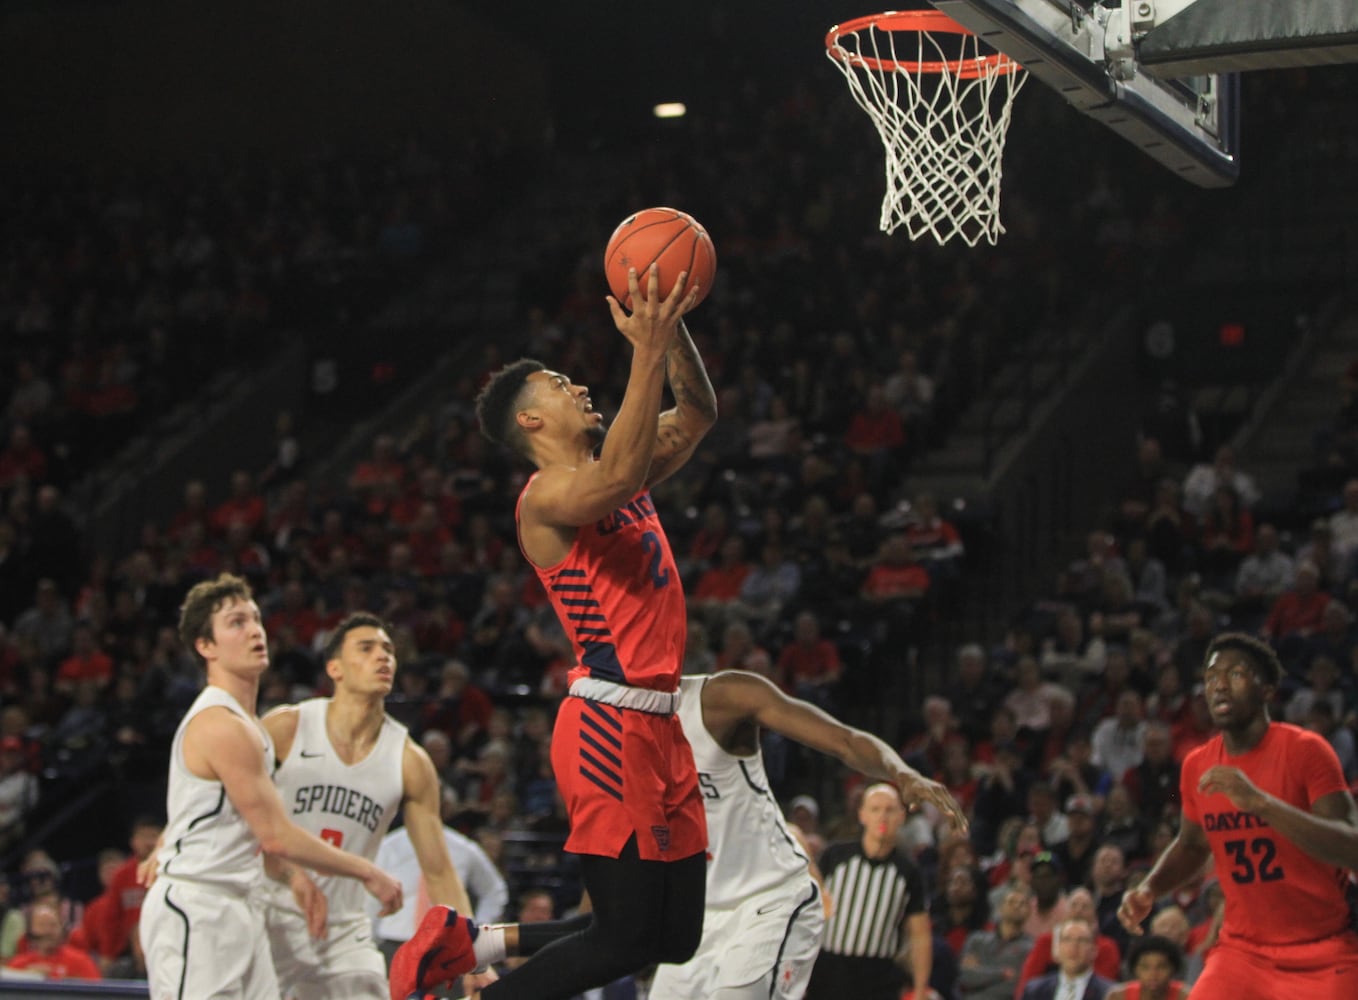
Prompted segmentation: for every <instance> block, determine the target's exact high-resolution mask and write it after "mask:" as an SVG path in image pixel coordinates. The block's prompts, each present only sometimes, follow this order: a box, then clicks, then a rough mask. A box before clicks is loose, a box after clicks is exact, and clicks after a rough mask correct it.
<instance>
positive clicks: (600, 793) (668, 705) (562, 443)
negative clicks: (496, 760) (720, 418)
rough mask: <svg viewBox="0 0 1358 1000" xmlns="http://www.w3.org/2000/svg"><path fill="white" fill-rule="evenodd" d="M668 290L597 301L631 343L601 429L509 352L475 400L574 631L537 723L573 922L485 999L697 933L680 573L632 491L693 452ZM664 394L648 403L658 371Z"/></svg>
mask: <svg viewBox="0 0 1358 1000" xmlns="http://www.w3.org/2000/svg"><path fill="white" fill-rule="evenodd" d="M685 278H686V276H684V277H681V278H680V280H679V281H678V282H676V284H675V287H674V290H673V291H672V292H671V293H670V295H669V296H668V297H667V298H665V299H661V298H660V297H659V296H658V295H657V293H656V288H657V274H656V271H655V270H654V269H652V270H651V272H650V273H649V274H648V275H647V284H646V291H647V294H646V295H645V296H643V295H642V286H641V283H640V281H639V279H638V277H637V275H636V274H635V272H634V273H633V274H632V275H631V276H630V279H629V290H630V292H631V296H632V302H633V303H634V304H635V306H636V308H635V310H634V311H633V312H632V313H631V314H628V313H627V312H626V311H625V310H624V309H623V308H622V306H621V305H619V303H618V302H617V300H616V299H614V298H613V297H611V296H610V297H609V298H608V306H609V309H610V310H611V312H612V314H613V322H614V324H615V325H616V326H617V328H618V331H619V332H620V333H621V334H622V335H623V336H624V337H625V338H627V340H628V341H629V342H630V343H631V345H632V362H631V370H630V373H629V375H628V379H627V389H626V392H625V393H624V395H623V400H622V405H621V406H620V407H619V410H618V414H617V418H616V419H615V420H614V422H613V425H612V427H611V428H608V429H607V433H605V423H604V418H603V415H602V414H600V413H597V412H595V410H594V408H593V407H592V406H591V404H590V398H589V390H588V389H587V388H586V387H585V386H583V385H576V384H574V383H573V382H571V380H570V378H569V377H567V376H566V375H562V374H560V373H558V372H554V371H550V370H548V369H546V368H545V367H544V366H543V365H542V364H541V363H540V362H537V361H532V360H529V359H523V360H520V361H516V362H514V363H513V364H510V365H507V366H506V367H505V368H503V369H501V370H500V371H499V372H497V373H496V374H495V375H494V376H493V377H492V378H491V379H490V381H489V382H488V383H487V384H486V386H485V388H484V389H483V390H482V392H481V395H480V396H479V398H478V399H477V415H478V416H479V418H480V421H481V429H482V432H483V433H484V434H485V435H486V436H487V437H489V438H490V439H491V440H493V441H497V442H500V443H502V444H505V445H507V446H508V447H510V448H512V449H513V450H514V451H516V452H518V453H519V454H521V455H523V456H524V457H525V458H527V459H529V460H530V461H532V462H533V464H534V465H536V466H537V468H538V471H537V472H536V473H535V474H534V475H533V477H532V478H531V479H529V481H528V485H527V486H525V487H524V490H523V493H522V495H521V496H520V497H519V502H518V506H517V509H516V511H515V515H516V521H517V523H518V532H519V544H520V547H521V548H522V549H523V552H524V555H525V556H527V558H528V560H529V562H531V563H532V564H533V566H534V567H536V569H537V573H538V576H539V578H540V579H541V580H542V583H543V586H544V587H545V588H546V590H547V593H548V594H549V595H550V596H551V600H552V604H553V606H554V607H555V608H556V612H557V615H558V616H559V617H560V619H561V624H562V627H563V628H564V629H565V631H566V634H567V635H569V636H570V637H571V638H572V640H573V643H574V646H575V653H576V659H577V664H578V665H577V666H576V667H575V668H574V669H573V670H572V671H571V672H570V675H569V680H570V692H569V696H568V697H567V698H566V699H565V701H563V702H562V705H561V709H560V711H559V712H558V715H557V721H556V729H555V731H554V732H553V735H552V767H553V770H554V771H555V774H556V781H557V786H558V787H559V789H560V790H561V795H562V797H563V799H564V800H565V802H566V808H567V811H568V813H569V816H570V822H571V833H570V838H569V839H568V840H567V842H566V849H567V850H569V851H572V852H574V853H577V854H579V855H580V865H581V874H582V877H583V879H584V883H585V888H586V890H588V892H589V896H590V900H591V902H592V904H593V910H594V917H593V920H592V921H591V922H590V924H589V926H588V927H587V928H586V929H585V930H583V931H579V932H577V933H574V934H571V935H568V936H566V937H563V938H561V939H560V940H558V941H556V942H554V943H553V944H551V945H550V946H548V947H547V948H545V949H543V950H542V951H540V952H538V953H537V954H536V955H534V956H533V958H531V959H530V960H529V961H528V962H527V963H525V964H524V965H522V966H521V967H519V968H518V969H516V970H515V971H514V972H513V973H511V974H509V975H508V976H506V977H505V978H504V979H503V980H501V981H500V982H498V983H496V984H494V985H492V986H489V987H487V988H486V989H485V990H484V992H483V994H482V995H483V997H484V998H485V1000H507V998H531V1000H550V998H553V997H560V998H566V997H571V996H574V995H576V994H577V993H580V992H582V991H584V990H586V989H590V988H593V987H598V986H603V985H605V984H606V983H608V982H611V981H612V980H614V979H617V978H619V977H621V976H624V975H627V974H628V973H632V972H635V971H637V970H638V969H640V968H642V967H644V966H647V965H650V964H652V963H657V962H684V961H687V960H688V958H689V957H690V956H691V955H692V954H693V952H694V950H695V949H696V948H697V946H698V941H699V939H700V937H701V935H702V922H703V900H704V891H705V888H704V883H705V871H706V857H705V855H706V849H707V826H706V819H705V816H704V811H703V803H702V798H701V796H700V794H699V791H698V781H697V773H696V771H695V769H694V767H693V752H692V751H691V750H690V749H689V745H688V743H687V742H686V741H685V739H684V736H683V731H682V729H681V728H680V724H679V719H678V717H677V716H676V715H675V714H674V712H675V709H676V708H677V707H678V698H679V696H678V688H679V676H680V673H681V665H682V662H683V656H684V640H685V637H686V635H687V628H688V622H687V612H686V610H685V606H684V591H683V584H682V583H681V581H680V579H679V571H678V569H677V568H676V566H675V563H674V557H673V555H672V554H671V553H670V546H669V542H668V540H667V539H666V537H665V529H664V528H663V527H662V526H661V524H660V519H659V517H658V516H657V514H656V511H655V507H654V505H653V504H652V503H651V495H650V492H649V490H650V488H651V487H652V486H653V485H654V484H655V483H657V482H659V481H660V480H662V479H664V478H666V477H667V476H669V475H671V474H672V473H674V472H675V471H676V470H677V469H678V468H679V467H680V466H682V465H683V464H684V462H686V461H687V460H688V459H689V457H690V456H691V455H692V454H693V450H694V449H695V448H696V447H697V445H698V442H699V441H700V440H701V439H702V437H703V435H704V434H705V433H706V432H707V431H708V429H709V428H710V427H711V426H712V424H713V423H714V422H715V421H716V418H717V404H716V396H715V394H714V393H713V391H712V384H711V382H710V381H709V380H708V377H707V373H706V371H705V370H704V368H703V364H702V361H701V359H700V358H699V357H698V352H697V350H696V348H695V347H694V346H693V340H692V339H691V338H690V337H689V334H688V330H687V329H686V328H685V327H684V324H683V322H682V318H681V317H682V316H683V314H684V313H685V312H687V311H688V310H689V309H691V308H692V307H693V305H694V303H695V301H696V293H697V289H696V288H693V289H688V288H687V287H686V286H687V282H686V280H685ZM667 374H668V380H669V385H670V389H671V391H672V393H673V395H674V399H675V404H676V405H675V406H674V408H673V409H670V410H666V411H665V412H663V413H662V412H661V411H660V407H661V402H662V398H663V392H664V386H665V381H666V376H667Z"/></svg>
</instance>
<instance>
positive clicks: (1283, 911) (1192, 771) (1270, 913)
mask: <svg viewBox="0 0 1358 1000" xmlns="http://www.w3.org/2000/svg"><path fill="white" fill-rule="evenodd" d="M1218 764H1224V765H1226V766H1228V767H1238V768H1239V769H1240V770H1241V771H1243V772H1244V773H1245V775H1246V776H1247V777H1248V778H1249V779H1250V780H1251V781H1252V782H1254V784H1255V785H1257V786H1258V787H1259V788H1260V789H1261V790H1262V791H1265V792H1267V793H1269V794H1270V795H1275V796H1277V797H1278V798H1279V799H1281V800H1282V801H1284V802H1286V803H1288V804H1289V805H1292V806H1295V807H1296V808H1298V809H1301V810H1303V811H1304V812H1310V811H1311V804H1312V803H1313V802H1315V801H1316V799H1319V798H1321V797H1322V796H1325V795H1329V794H1330V793H1331V792H1343V791H1347V789H1348V786H1347V785H1346V784H1345V782H1344V774H1343V772H1342V770H1341V769H1340V766H1339V758H1338V757H1336V756H1335V752H1334V750H1333V749H1331V747H1330V744H1329V743H1327V742H1326V741H1325V738H1324V737H1322V736H1319V735H1317V734H1316V733H1313V732H1310V731H1309V730H1306V729H1300V728H1298V727H1297V726H1293V725H1290V724H1288V723H1286V722H1274V723H1271V724H1270V725H1269V727H1268V730H1267V731H1266V732H1265V733H1264V738H1263V739H1262V740H1260V741H1259V744H1258V745H1257V746H1256V747H1254V748H1253V749H1251V750H1249V751H1247V752H1245V753H1243V754H1240V755H1239V756H1234V757H1233V756H1231V755H1229V754H1228V753H1227V752H1226V747H1225V744H1224V743H1223V741H1222V737H1221V736H1220V735H1217V736H1215V737H1213V738H1212V739H1211V740H1209V741H1208V742H1207V743H1204V744H1203V745H1202V746H1200V747H1198V748H1197V749H1196V750H1193V751H1192V752H1191V753H1189V755H1188V756H1187V757H1186V758H1184V763H1183V770H1182V773H1181V775H1180V779H1179V787H1180V794H1181V796H1182V799H1183V811H1184V817H1185V818H1186V819H1189V820H1192V821H1193V822H1194V823H1197V824H1198V825H1199V826H1201V827H1202V828H1203V831H1204V832H1205V833H1206V834H1207V841H1208V843H1209V844H1210V845H1211V847H1212V857H1213V859H1214V860H1215V862H1216V874H1217V877H1218V878H1219V879H1220V880H1221V888H1222V891H1223V893H1224V894H1225V897H1226V916H1225V919H1224V921H1223V923H1222V927H1221V937H1220V940H1221V942H1222V943H1223V944H1227V943H1232V942H1234V943H1237V944H1240V945H1242V946H1250V945H1270V946H1278V945H1294V944H1303V943H1305V942H1308V941H1316V940H1319V939H1321V938H1327V937H1331V936H1333V935H1336V934H1339V933H1340V932H1342V931H1344V930H1346V929H1348V927H1349V921H1350V913H1349V906H1348V901H1347V899H1346V893H1345V889H1346V885H1347V878H1346V875H1345V872H1343V871H1342V870H1341V869H1338V868H1335V867H1334V866H1333V865H1327V864H1325V862H1323V861H1318V860H1316V859H1315V858H1313V857H1311V856H1310V855H1309V854H1307V853H1306V852H1305V851H1303V850H1302V849H1301V848H1300V847H1297V846H1296V845H1295V844H1293V843H1292V841H1290V840H1288V839H1287V838H1286V837H1282V836H1279V835H1277V834H1275V833H1274V832H1273V830H1272V828H1271V827H1269V825H1268V824H1267V823H1265V822H1264V821H1263V820H1262V819H1260V818H1259V817H1258V816H1255V815H1254V814H1253V813H1247V812H1242V811H1241V810H1239V809H1237V808H1236V807H1235V806H1234V805H1233V804H1232V803H1231V800H1230V799H1228V798H1227V797H1226V796H1225V795H1222V794H1221V793H1216V794H1213V795H1204V794H1203V793H1202V792H1200V791H1198V780H1199V779H1200V778H1201V777H1202V775H1203V773H1204V772H1205V771H1206V770H1207V769H1208V768H1210V767H1213V766H1215V765H1218Z"/></svg>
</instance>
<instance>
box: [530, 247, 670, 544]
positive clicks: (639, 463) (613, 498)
mask: <svg viewBox="0 0 1358 1000" xmlns="http://www.w3.org/2000/svg"><path fill="white" fill-rule="evenodd" d="M658 273H659V272H658V271H657V270H656V269H655V268H652V270H651V272H650V274H649V275H648V278H647V283H648V288H649V290H650V295H649V297H647V298H642V297H641V295H640V292H639V285H638V283H637V275H636V273H635V272H633V273H632V274H631V276H630V277H629V279H628V281H629V285H630V288H631V293H632V302H633V304H634V305H635V307H636V308H635V309H634V310H633V311H632V312H631V313H630V314H629V313H628V312H627V311H626V310H624V309H623V308H622V306H621V305H619V304H618V301H617V300H616V299H614V298H613V297H612V296H610V297H609V299H608V305H609V308H610V309H611V310H612V312H613V322H614V324H615V325H616V326H617V328H618V331H619V332H620V333H622V335H623V336H624V337H626V338H627V340H628V341H629V342H630V343H631V344H632V366H631V370H630V372H629V374H628V377H627V387H626V389H625V391H624V392H623V397H622V405H621V406H619V408H618V414H617V416H616V417H615V418H614V420H613V425H612V426H611V427H610V428H609V429H608V434H607V436H606V437H605V438H604V443H603V447H602V448H601V449H600V451H599V458H598V461H595V462H586V463H583V464H581V465H579V466H577V467H575V468H565V467H563V466H560V465H552V466H549V467H548V468H546V469H544V470H543V472H542V473H541V474H540V475H539V476H537V478H535V479H534V480H533V484H532V486H530V487H529V489H528V490H527V492H525V493H524V495H523V507H522V508H521V510H522V515H523V525H524V527H525V528H527V529H528V530H530V531H533V530H538V529H539V528H549V529H550V528H557V529H561V528H577V527H579V526H580V525H582V524H589V523H591V522H593V521H597V520H599V519H600V518H601V517H604V516H605V515H607V514H608V513H610V512H611V511H614V510H616V509H617V508H618V507H619V506H621V505H622V504H624V503H626V502H627V501H628V500H631V499H632V497H634V496H636V494H637V493H638V492H640V490H641V489H642V487H643V486H645V484H646V476H647V474H648V473H649V472H650V468H651V458H652V456H653V455H654V452H655V446H656V437H657V430H658V427H659V420H660V402H661V399H662V396H663V389H664V379H665V356H666V354H667V353H668V351H669V350H670V348H671V347H672V346H673V344H674V338H675V336H676V334H677V331H678V325H679V318H680V316H682V315H683V313H684V311H685V309H687V308H691V307H692V296H691V295H690V296H685V294H684V277H683V275H681V276H680V278H679V279H678V280H677V281H676V282H675V284H674V289H673V290H672V291H671V292H670V295H669V297H668V298H666V299H660V298H658V297H657V295H656V285H657V282H658ZM560 388H561V389H564V391H567V392H570V391H572V390H575V389H578V387H573V386H570V385H565V386H562V387H560ZM525 419H530V420H531V419H534V418H533V417H532V415H531V414H529V415H528V416H527V417H526V418H525Z"/></svg>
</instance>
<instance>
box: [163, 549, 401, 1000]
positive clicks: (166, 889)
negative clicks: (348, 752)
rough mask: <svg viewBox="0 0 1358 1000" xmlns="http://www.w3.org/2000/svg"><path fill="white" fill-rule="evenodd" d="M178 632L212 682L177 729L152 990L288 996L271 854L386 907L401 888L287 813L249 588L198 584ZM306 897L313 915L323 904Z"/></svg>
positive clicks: (229, 580) (179, 995) (263, 649)
mask: <svg viewBox="0 0 1358 1000" xmlns="http://www.w3.org/2000/svg"><path fill="white" fill-rule="evenodd" d="M179 634H180V636H181V638H182V639H183V641H184V644H185V645H186V646H188V647H189V648H190V649H192V650H193V651H194V652H195V653H196V654H197V655H198V657H199V658H200V659H201V660H202V661H203V663H204V664H205V666H206V668H207V687H206V688H204V689H203V691H202V693H201V694H199V696H198V698H197V699H196V700H195V701H194V703H193V705H192V706H191V707H190V709H189V711H188V713H187V714H186V715H185V716H184V719H183V721H181V722H180V724H179V729H178V731H177V732H176V733H175V737H174V744H173V746H172V749H171V751H170V776H169V791H168V794H167V797H166V813H167V816H168V817H169V819H168V822H167V823H166V826H165V832H164V836H163V839H162V846H161V848H160V850H159V852H158V855H157V862H158V877H157V878H156V881H155V884H154V885H152V886H151V888H150V890H149V891H148V892H147V894H146V900H145V902H144V903H143V905H142V912H141V926H140V938H141V944H142V950H143V952H144V953H145V955H146V971H147V978H148V980H149V981H150V984H149V985H150V993H151V998H152V1000H218V998H221V1000H228V998H229V1000H256V998H258V1000H278V995H279V992H278V982H277V979H276V977H275V975H274V969H273V963H272V961H270V957H269V944H268V940H267V938H266V936H265V933H264V921H263V918H262V914H260V912H259V911H258V909H257V903H256V899H255V897H254V893H256V892H257V891H258V888H259V883H260V881H261V880H262V878H263V875H264V866H263V863H262V861H261V856H260V852H261V850H263V851H264V852H267V853H268V854H270V855H273V856H275V857H278V858H283V859H287V860H288V861H292V862H296V863H297V864H299V865H305V866H307V867H308V868H312V869H315V870H317V871H320V872H325V873H327V874H330V875H343V876H347V877H349V878H352V879H358V880H360V881H361V882H362V884H363V886H364V888H366V889H367V890H368V892H370V893H372V895H373V896H375V897H377V899H378V901H379V902H380V903H381V904H382V908H383V909H384V910H386V911H388V912H390V911H393V910H396V909H399V908H400V906H401V885H400V883H399V882H397V881H396V880H394V879H392V878H390V877H389V876H387V875H385V874H384V873H383V872H381V871H380V870H378V868H377V867H376V866H375V865H374V864H373V863H372V862H371V861H368V860H367V859H365V858H360V857H358V856H356V855H353V854H346V853H345V852H343V851H340V850H337V849H336V848H334V847H333V846H331V845H330V844H327V843H326V842H325V841H323V840H321V839H319V838H318V837H315V836H314V835H312V834H310V833H308V832H306V831H305V830H303V829H302V828H301V827H300V826H298V825H297V824H296V823H293V822H292V821H291V820H289V819H288V815H287V813H286V812H285V811H284V809H283V803H282V801H281V800H280V799H279V797H278V792H277V790H276V789H275V788H274V785H273V782H272V781H271V780H270V778H269V773H270V771H271V770H272V769H273V764H274V752H273V744H272V743H271V741H270V739H269V735H268V733H266V732H265V730H264V729H263V727H262V726H261V725H260V723H259V720H258V719H257V718H256V717H255V704H256V699H257V696H258V694H259V678H260V675H261V674H263V673H264V671H265V670H266V669H268V666H269V650H268V644H267V643H266V641H265V635H264V625H263V622H262V621H261V620H260V614H259V606H258V605H256V604H255V602H254V599H253V597H252V596H251V593H250V587H249V585H248V584H247V583H246V582H245V581H244V580H242V579H240V578H239V577H234V576H230V575H229V574H222V575H221V576H219V577H217V578H216V579H214V580H209V581H205V582H204V583H200V584H198V585H197V586H195V587H194V588H193V589H192V590H190V591H189V594H188V597H187V598H186V599H185V601H184V607H183V610H182V612H181V615H180V620H179ZM299 891H301V892H303V893H304V895H305V893H306V892H307V889H306V887H305V886H301V887H299ZM305 901H306V902H307V903H308V906H309V910H308V912H310V913H311V914H312V916H313V919H314V917H315V915H316V913H317V912H318V910H317V909H313V908H311V906H310V904H312V903H317V902H319V900H318V899H317V897H315V896H314V895H306V896H305Z"/></svg>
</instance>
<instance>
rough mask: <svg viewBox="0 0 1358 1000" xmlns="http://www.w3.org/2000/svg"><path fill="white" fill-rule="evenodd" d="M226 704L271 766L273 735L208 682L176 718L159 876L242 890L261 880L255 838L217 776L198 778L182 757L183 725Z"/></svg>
mask: <svg viewBox="0 0 1358 1000" xmlns="http://www.w3.org/2000/svg"><path fill="white" fill-rule="evenodd" d="M217 707H220V708H225V709H227V710H228V711H230V712H234V713H235V714H236V715H239V716H240V717H241V718H242V719H245V720H246V721H247V722H249V723H251V725H252V727H253V728H254V730H255V731H257V732H258V733H259V742H260V747H261V748H262V749H263V750H264V759H265V764H266V766H267V767H268V768H269V769H270V770H272V769H273V766H274V748H273V740H271V739H270V738H269V734H268V733H267V732H265V730H264V727H263V726H261V725H260V724H259V720H257V719H256V718H255V717H254V716H253V715H251V714H250V713H249V712H247V711H246V710H245V709H244V708H243V707H241V704H240V702H238V701H237V700H236V699H235V698H234V697H233V696H232V695H231V694H229V693H228V692H227V691H225V690H223V689H222V688H219V687H215V686H213V685H211V684H209V685H208V686H207V687H205V688H203V690H202V691H201V692H199V694H198V697H197V698H195V699H194V702H193V704H192V705H190V706H189V710H188V712H186V713H185V715H184V718H183V719H182V720H180V723H179V728H178V729H177V730H176V731H175V734H174V743H173V744H172V746H171V748H170V781H169V791H168V792H167V794H166V799H165V815H166V816H167V817H168V821H167V822H166V824H165V841H164V846H163V847H161V849H160V855H159V860H160V876H161V877H162V878H166V879H171V880H174V881H179V882H191V883H194V884H196V885H200V886H203V887H205V888H209V889H217V890H225V891H227V892H230V893H234V894H241V895H244V894H246V893H248V892H250V891H251V890H252V889H254V888H255V887H256V886H257V885H259V883H260V881H261V879H262V878H263V875H264V865H263V862H262V861H261V856H260V853H259V840H258V838H256V837H255V835H254V833H253V832H252V831H251V829H250V827H249V826H248V825H247V824H246V822H245V819H244V818H243V817H242V816H241V814H240V813H238V812H237V811H236V807H235V806H233V805H232V804H231V800H230V799H229V798H227V796H226V787H225V786H224V785H223V784H222V783H221V782H220V781H212V780H208V779H207V778H200V777H198V776H197V775H196V774H194V773H193V772H192V771H190V770H189V768H188V765H187V764H186V763H185V762H184V730H185V729H186V728H188V724H189V722H190V721H191V720H192V719H193V717H194V716H196V715H197V714H198V713H199V712H202V711H204V710H205V709H209V708H217Z"/></svg>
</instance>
